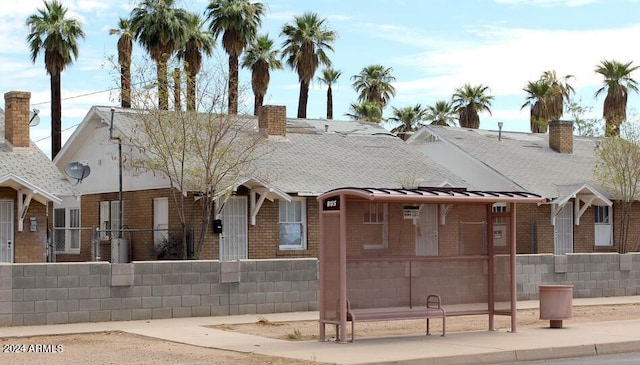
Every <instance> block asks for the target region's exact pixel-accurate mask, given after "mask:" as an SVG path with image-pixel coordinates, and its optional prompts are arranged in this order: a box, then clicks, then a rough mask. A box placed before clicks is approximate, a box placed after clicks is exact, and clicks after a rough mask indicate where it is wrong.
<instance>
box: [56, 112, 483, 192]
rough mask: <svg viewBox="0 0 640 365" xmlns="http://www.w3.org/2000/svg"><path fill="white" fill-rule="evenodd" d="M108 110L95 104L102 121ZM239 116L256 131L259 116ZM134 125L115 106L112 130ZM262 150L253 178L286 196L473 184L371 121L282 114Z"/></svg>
mask: <svg viewBox="0 0 640 365" xmlns="http://www.w3.org/2000/svg"><path fill="white" fill-rule="evenodd" d="M110 110H111V108H110V107H94V112H95V116H97V117H99V118H101V119H102V120H103V122H105V123H106V122H107V121H109V120H110V113H111V112H110ZM89 115H91V112H90V114H89ZM241 118H249V121H250V125H251V128H255V130H256V131H257V130H258V118H256V117H253V116H242V117H241ZM134 124H135V114H134V112H133V110H122V109H120V108H115V114H114V126H115V128H117V129H118V130H120V131H121V132H122V133H123V134H124V135H125V136H126V135H127V134H129V133H134V131H135V130H136V129H135V125H134ZM136 133H139V132H136ZM73 138H74V136H72V139H73ZM65 147H68V146H65ZM63 150H64V149H63ZM63 152H64V151H63ZM263 152H264V155H263V157H262V158H261V159H260V160H259V161H258V163H257V164H256V165H257V166H256V176H254V177H256V178H258V179H259V180H260V181H263V182H265V183H266V184H268V185H269V186H271V187H273V188H275V189H278V190H279V191H281V192H284V193H287V194H293V195H309V196H318V195H320V194H322V193H324V192H325V191H328V190H331V189H336V188H340V187H344V186H360V187H365V186H384V187H388V188H402V187H408V186H444V185H448V186H456V187H465V188H470V189H473V188H475V187H474V186H470V185H469V184H468V183H466V182H465V181H464V180H463V179H462V178H460V177H459V176H457V175H455V174H453V173H451V172H449V171H448V170H446V169H445V168H444V167H442V166H440V165H439V164H437V163H435V162H434V161H432V160H431V159H429V158H425V156H424V155H422V154H421V153H419V152H418V151H416V150H415V149H414V148H412V147H411V146H409V145H407V144H406V143H405V142H404V141H402V140H401V139H400V138H398V137H396V136H393V135H391V134H390V133H389V132H388V131H387V130H386V129H384V128H383V127H381V126H380V125H377V124H374V123H364V122H357V121H335V120H312V119H295V118H287V119H286V134H285V135H284V136H269V138H268V139H267V142H266V143H265V144H264V146H263ZM248 178H252V177H248Z"/></svg>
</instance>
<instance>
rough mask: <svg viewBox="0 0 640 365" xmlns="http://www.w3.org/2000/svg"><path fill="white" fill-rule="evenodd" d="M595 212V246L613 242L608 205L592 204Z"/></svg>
mask: <svg viewBox="0 0 640 365" xmlns="http://www.w3.org/2000/svg"><path fill="white" fill-rule="evenodd" d="M593 209H594V212H595V218H596V219H595V227H594V232H595V241H594V243H595V245H596V246H611V245H612V244H613V237H612V230H611V215H610V212H611V211H612V210H613V209H610V208H609V207H608V206H594V207H593Z"/></svg>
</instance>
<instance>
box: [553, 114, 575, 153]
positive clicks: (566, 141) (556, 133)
mask: <svg viewBox="0 0 640 365" xmlns="http://www.w3.org/2000/svg"><path fill="white" fill-rule="evenodd" d="M549 147H551V148H552V149H554V150H556V151H557V152H560V153H573V122H571V121H568V120H554V121H552V122H550V123H549Z"/></svg>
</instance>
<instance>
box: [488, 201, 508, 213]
mask: <svg viewBox="0 0 640 365" xmlns="http://www.w3.org/2000/svg"><path fill="white" fill-rule="evenodd" d="M491 210H492V211H493V212H494V213H507V212H508V210H507V203H493V206H492V207H491Z"/></svg>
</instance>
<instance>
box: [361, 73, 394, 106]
mask: <svg viewBox="0 0 640 365" xmlns="http://www.w3.org/2000/svg"><path fill="white" fill-rule="evenodd" d="M391 71H392V70H391V67H388V68H385V67H384V66H382V65H370V66H367V67H365V68H363V69H362V71H360V73H359V74H357V75H353V76H351V80H353V88H354V89H355V90H356V91H357V92H358V93H359V94H360V95H358V101H361V102H362V101H365V100H368V101H375V102H378V103H380V105H382V107H383V108H384V107H385V106H386V105H387V103H388V102H389V99H391V97H393V96H395V95H396V89H395V88H394V87H393V85H391V83H392V82H394V81H396V78H395V77H393V75H391Z"/></svg>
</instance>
